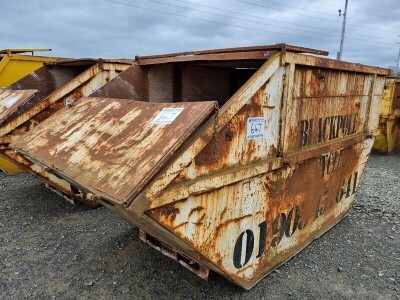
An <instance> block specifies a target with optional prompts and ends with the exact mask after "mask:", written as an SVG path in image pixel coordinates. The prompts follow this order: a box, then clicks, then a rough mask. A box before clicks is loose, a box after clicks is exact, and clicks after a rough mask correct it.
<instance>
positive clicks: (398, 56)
mask: <svg viewBox="0 0 400 300" xmlns="http://www.w3.org/2000/svg"><path fill="white" fill-rule="evenodd" d="M399 60H400V48H399V55H397V67H396V69H397V70H399Z"/></svg>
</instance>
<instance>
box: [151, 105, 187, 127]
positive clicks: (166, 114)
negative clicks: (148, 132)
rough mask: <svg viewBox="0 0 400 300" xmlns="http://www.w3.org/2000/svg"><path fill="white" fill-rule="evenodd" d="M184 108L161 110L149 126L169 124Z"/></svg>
mask: <svg viewBox="0 0 400 300" xmlns="http://www.w3.org/2000/svg"><path fill="white" fill-rule="evenodd" d="M183 109H184V108H179V107H178V108H175V107H173V108H171V107H169V108H163V110H162V111H160V112H159V113H158V115H157V116H156V117H155V118H154V119H153V120H152V121H151V122H150V123H151V124H159V125H164V124H171V123H172V122H173V121H174V120H175V119H176V118H177V117H178V116H179V114H180V113H181V112H182V111H183Z"/></svg>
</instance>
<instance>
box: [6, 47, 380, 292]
mask: <svg viewBox="0 0 400 300" xmlns="http://www.w3.org/2000/svg"><path fill="white" fill-rule="evenodd" d="M324 54H327V53H326V52H324V51H318V50H313V49H306V48H300V47H295V46H286V45H274V46H260V47H248V48H236V49H222V50H212V51H199V52H187V53H176V54H172V55H161V56H152V57H143V56H142V57H137V58H136V62H135V64H134V65H133V66H132V67H130V68H129V69H127V70H126V71H125V72H123V73H121V76H122V74H124V73H125V74H128V73H126V72H129V73H130V74H132V75H134V76H132V77H131V78H130V80H129V82H130V86H131V88H132V89H133V90H135V92H136V93H137V98H136V100H140V101H133V100H128V99H115V98H98V97H83V98H80V99H78V100H77V101H76V104H75V105H74V106H72V107H69V108H63V109H61V110H59V111H58V112H57V113H56V114H54V115H53V116H51V117H50V118H49V119H47V120H46V121H44V122H42V123H41V124H39V125H38V126H36V127H35V128H33V129H32V130H30V131H29V132H28V133H26V134H24V135H22V136H20V137H19V138H18V139H16V140H14V141H13V143H12V144H11V147H12V149H13V150H14V151H16V153H18V154H19V155H20V156H21V157H23V158H24V159H26V160H27V161H29V162H31V163H32V164H35V165H38V166H40V167H41V168H42V169H46V170H47V171H48V172H52V174H54V175H56V176H57V177H59V178H62V179H63V180H65V181H66V182H68V183H70V184H71V185H72V186H74V187H75V188H76V189H78V190H79V191H81V192H82V194H84V195H85V197H87V198H88V199H95V200H96V201H99V202H101V203H102V204H103V205H105V206H106V207H107V208H108V209H110V210H112V211H114V212H116V213H117V214H119V215H121V216H122V217H124V218H126V219H127V220H129V221H130V222H131V223H132V224H134V225H135V226H137V227H139V228H140V237H141V238H142V239H143V240H144V241H145V242H146V243H148V244H149V245H151V246H153V247H154V248H156V249H158V250H160V251H162V252H163V253H164V254H166V255H168V256H169V257H171V258H173V259H175V260H176V261H178V262H179V263H181V264H182V265H184V266H185V267H187V268H188V269H190V270H191V271H193V272H195V273H197V274H198V275H199V276H201V277H203V278H206V277H207V275H208V272H209V270H213V271H215V272H217V273H219V274H221V275H222V276H224V277H226V278H228V279H229V280H231V281H233V282H234V283H236V284H238V285H240V286H242V287H244V288H246V289H249V288H251V287H252V286H254V285H255V284H256V283H257V282H258V281H259V280H261V279H262V278H263V277H264V276H266V275H267V274H268V273H269V272H271V271H272V270H274V269H275V268H277V267H278V266H279V265H281V264H282V263H284V262H285V261H287V260H288V259H290V258H291V257H292V256H293V255H295V254H296V253H297V252H299V251H300V250H301V249H303V248H304V247H306V246H307V245H308V244H309V243H310V242H311V241H312V240H313V239H315V238H317V237H319V236H320V235H321V234H323V233H324V232H325V231H327V230H328V229H329V228H331V227H332V226H334V225H335V224H336V223H337V222H339V221H340V220H341V219H342V218H343V217H344V216H345V215H346V214H347V213H348V211H349V210H350V208H351V206H352V203H353V200H354V196H355V192H356V189H357V186H358V185H359V183H360V179H361V177H362V173H363V171H364V168H365V165H366V161H367V158H368V155H369V153H370V150H371V147H372V144H373V140H374V135H375V134H376V132H377V128H378V123H379V105H380V101H381V98H382V95H383V87H384V82H385V76H386V75H387V74H388V70H386V69H380V68H374V67H369V66H363V65H359V64H351V63H345V62H340V61H336V60H330V59H326V58H323V57H317V56H316V55H324ZM128 70H129V71H128ZM117 78H118V77H117ZM123 82H124V80H122V81H118V82H117V84H122V83H123ZM109 84H115V83H111V82H110V83H109ZM99 93H100V92H99ZM101 93H103V92H101Z"/></svg>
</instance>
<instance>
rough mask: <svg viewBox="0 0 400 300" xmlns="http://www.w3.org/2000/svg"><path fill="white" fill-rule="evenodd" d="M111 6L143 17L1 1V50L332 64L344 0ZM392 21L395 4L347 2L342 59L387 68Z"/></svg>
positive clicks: (97, 2)
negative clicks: (212, 53) (209, 53)
mask: <svg viewBox="0 0 400 300" xmlns="http://www.w3.org/2000/svg"><path fill="white" fill-rule="evenodd" d="M116 1H117V2H123V3H126V4H129V5H133V6H140V7H144V8H147V9H140V8H137V7H136V8H135V7H131V6H126V5H120V4H116V3H110V2H106V1H103V0H87V1H83V0H80V1H78V0H61V1H54V0H36V1H23V0H13V1H7V2H5V3H3V4H2V12H3V14H2V26H1V27H0V48H13V47H18V48H21V47H50V48H52V49H53V51H52V53H51V54H52V55H55V56H65V57H110V58H111V57H114V58H119V57H133V56H134V55H136V54H142V55H146V54H156V53H168V52H176V51H187V50H200V49H214V48H221V47H235V46H251V45H261V44H275V43H282V42H284V43H288V44H294V45H299V46H305V47H311V48H317V49H322V50H327V51H329V52H330V57H331V58H335V57H336V52H337V51H338V49H339V42H340V32H341V22H342V18H341V17H339V16H338V12H337V10H338V9H339V8H341V9H343V8H344V0H343V1H342V0H341V1H336V2H335V1H333V0H318V1H317V0H314V1H311V0H309V1H302V2H299V1H293V0H286V1H284V2H279V1H278V0H276V1H262V0H246V1H237V0H220V1H218V0H209V1H207V0H202V1H198V0H187V1H177V0H175V1H174V0H159V1H160V2H166V3H169V4H171V5H164V4H161V3H157V2H154V1H148V0H116ZM252 3H253V4H252ZM279 3H281V4H279ZM254 4H259V5H254ZM174 5H175V6H174ZM260 5H263V6H264V7H262V6H260ZM177 6H182V7H188V8H189V9H186V8H181V7H177ZM205 6H209V7H216V8H219V9H220V10H213V9H210V8H207V7H205ZM152 10H153V11H152ZM155 10H156V11H161V12H163V13H160V12H156V11H155ZM223 10H225V11H223ZM226 10H229V11H232V12H236V13H229V12H227V11H226ZM200 11H204V12H209V13H204V12H200ZM178 15H179V16H178ZM222 15H225V16H228V17H223V16H222ZM399 15H400V7H399V5H398V2H397V0H382V1H379V2H377V1H372V0H368V1H361V0H349V11H348V23H347V27H346V38H345V46H344V54H343V59H344V60H347V61H352V62H357V63H363V64H371V65H377V66H381V67H388V66H389V65H394V64H395V59H396V58H397V54H398V49H399V46H400V45H398V44H396V41H397V40H396V39H397V34H400V20H399V18H398V16H399ZM318 18H319V19H318ZM199 19H201V20H199ZM246 20H247V21H246ZM289 23H291V24H289Z"/></svg>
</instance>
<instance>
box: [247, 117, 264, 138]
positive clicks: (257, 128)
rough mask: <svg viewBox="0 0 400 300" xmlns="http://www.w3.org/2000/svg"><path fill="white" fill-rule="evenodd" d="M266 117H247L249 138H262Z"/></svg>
mask: <svg viewBox="0 0 400 300" xmlns="http://www.w3.org/2000/svg"><path fill="white" fill-rule="evenodd" d="M264 124H265V118H264V117H256V118H248V119H247V134H246V138H247V139H248V140H255V139H261V138H263V137H264Z"/></svg>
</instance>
